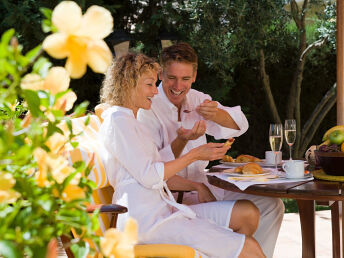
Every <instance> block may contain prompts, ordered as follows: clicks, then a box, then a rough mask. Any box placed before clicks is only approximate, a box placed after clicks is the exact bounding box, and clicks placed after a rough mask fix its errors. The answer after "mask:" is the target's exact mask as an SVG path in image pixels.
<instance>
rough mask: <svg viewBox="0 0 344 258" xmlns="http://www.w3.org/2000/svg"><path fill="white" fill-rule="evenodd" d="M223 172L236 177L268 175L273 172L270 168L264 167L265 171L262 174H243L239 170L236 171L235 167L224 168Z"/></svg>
mask: <svg viewBox="0 0 344 258" xmlns="http://www.w3.org/2000/svg"><path fill="white" fill-rule="evenodd" d="M222 172H223V173H225V174H226V175H228V176H234V177H259V176H267V175H270V174H271V171H270V170H268V169H264V170H263V173H261V174H242V173H239V172H234V168H229V169H226V170H223V171H222Z"/></svg>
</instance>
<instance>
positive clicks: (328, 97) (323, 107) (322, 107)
mask: <svg viewBox="0 0 344 258" xmlns="http://www.w3.org/2000/svg"><path fill="white" fill-rule="evenodd" d="M336 86H337V85H336V84H334V85H333V86H332V87H331V88H330V89H329V90H328V91H327V92H326V94H325V95H324V97H323V98H322V99H321V101H320V103H319V104H318V105H317V106H316V108H315V109H314V111H313V113H312V115H311V116H310V118H309V119H308V120H307V122H306V123H305V125H304V127H303V129H302V135H301V145H300V148H299V149H295V156H296V157H298V158H301V157H302V156H303V154H304V152H305V151H306V149H307V147H308V145H309V143H310V141H311V140H312V139H313V136H314V134H315V132H316V130H317V129H318V127H319V125H320V123H321V122H322V120H323V119H324V117H325V116H326V115H327V113H328V112H329V111H330V110H331V108H332V107H333V106H334V104H335V103H336Z"/></svg>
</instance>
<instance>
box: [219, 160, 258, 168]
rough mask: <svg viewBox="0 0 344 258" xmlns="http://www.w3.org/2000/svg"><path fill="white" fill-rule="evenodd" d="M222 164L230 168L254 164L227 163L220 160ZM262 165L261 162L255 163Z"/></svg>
mask: <svg viewBox="0 0 344 258" xmlns="http://www.w3.org/2000/svg"><path fill="white" fill-rule="evenodd" d="M220 163H221V164H223V165H227V166H230V167H240V166H245V165H246V164H247V163H252V162H242V163H237V162H226V161H223V160H220ZM255 163H257V164H259V165H260V163H261V162H255Z"/></svg>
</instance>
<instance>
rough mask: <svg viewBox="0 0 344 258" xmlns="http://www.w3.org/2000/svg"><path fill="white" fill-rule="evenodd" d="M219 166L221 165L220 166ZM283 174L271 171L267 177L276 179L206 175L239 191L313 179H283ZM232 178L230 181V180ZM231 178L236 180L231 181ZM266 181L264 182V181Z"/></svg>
mask: <svg viewBox="0 0 344 258" xmlns="http://www.w3.org/2000/svg"><path fill="white" fill-rule="evenodd" d="M220 166H221V165H220ZM284 174H285V173H284V172H280V171H276V170H273V169H271V173H269V175H277V177H276V178H273V179H270V178H269V176H266V177H265V176H258V177H235V176H232V175H228V174H226V173H223V172H216V173H208V175H211V176H216V177H218V178H220V179H222V180H225V181H228V182H230V183H232V184H234V185H235V186H236V187H238V188H239V189H240V190H241V191H244V190H245V189H246V188H248V187H249V186H251V185H266V184H283V183H294V182H306V181H311V180H313V179H314V177H313V176H312V175H311V174H310V175H309V176H308V175H307V176H306V177H304V178H290V179H289V178H285V177H284ZM231 178H232V179H231ZM233 178H237V179H238V180H233ZM264 178H265V179H266V180H265V179H264Z"/></svg>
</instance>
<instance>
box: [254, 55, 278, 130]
mask: <svg viewBox="0 0 344 258" xmlns="http://www.w3.org/2000/svg"><path fill="white" fill-rule="evenodd" d="M259 59H260V60H259V70H260V77H261V79H262V83H263V89H264V92H265V95H266V98H267V102H268V105H269V108H270V110H271V113H272V114H271V115H272V119H273V121H274V122H275V123H281V118H280V116H279V114H278V111H277V107H276V103H275V99H274V97H273V95H272V92H271V87H270V79H269V75H267V74H266V70H265V55H264V51H263V49H260V50H259Z"/></svg>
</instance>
